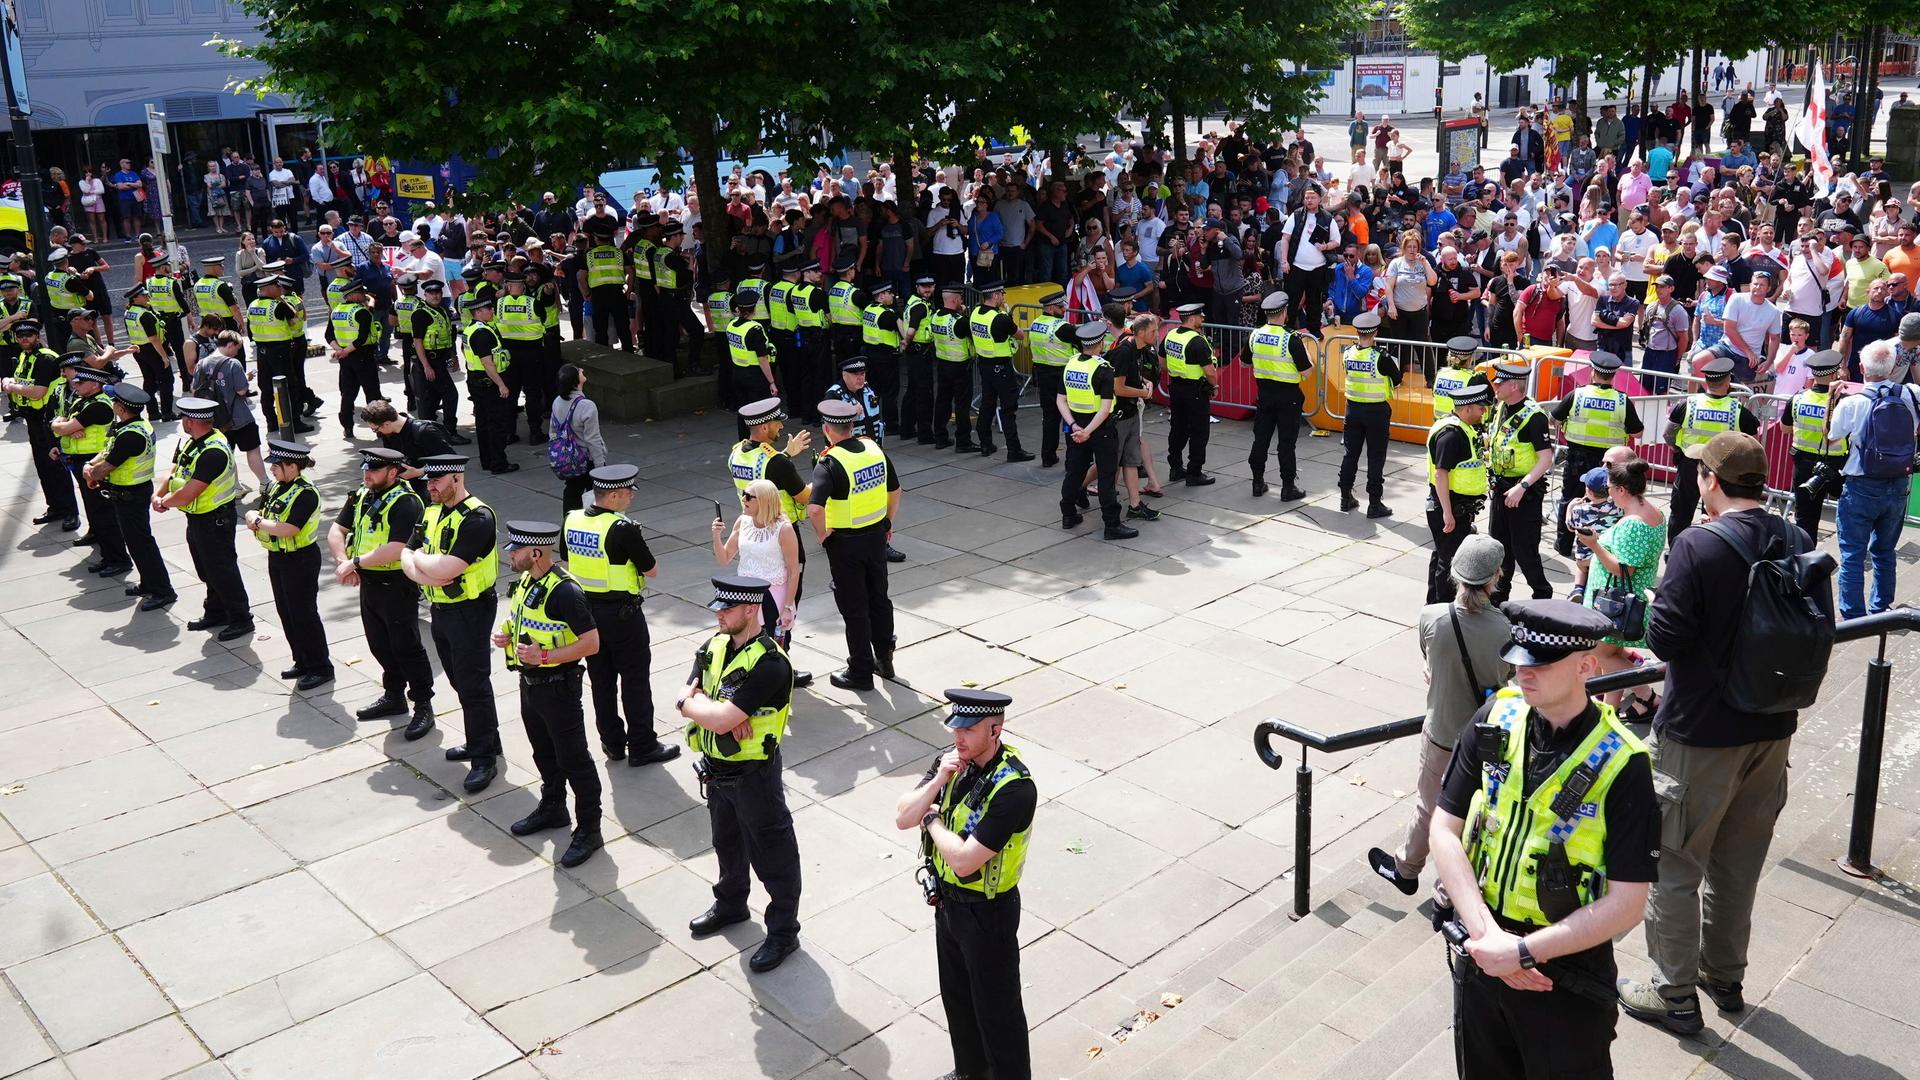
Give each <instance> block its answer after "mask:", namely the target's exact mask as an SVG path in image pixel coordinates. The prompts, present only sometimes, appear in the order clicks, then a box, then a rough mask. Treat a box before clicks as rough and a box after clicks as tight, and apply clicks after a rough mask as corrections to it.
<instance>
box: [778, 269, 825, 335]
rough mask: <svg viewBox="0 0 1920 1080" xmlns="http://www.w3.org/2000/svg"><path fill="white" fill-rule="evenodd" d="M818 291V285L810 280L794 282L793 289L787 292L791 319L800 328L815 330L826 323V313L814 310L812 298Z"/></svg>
mask: <svg viewBox="0 0 1920 1080" xmlns="http://www.w3.org/2000/svg"><path fill="white" fill-rule="evenodd" d="M819 292H820V286H818V285H815V284H813V283H812V282H810V281H801V282H796V283H795V284H794V286H793V291H792V292H790V293H788V294H787V300H788V303H789V305H790V306H791V307H792V308H793V321H794V323H795V324H796V325H797V326H799V327H800V329H802V330H817V329H819V328H820V327H823V326H825V325H827V313H826V311H824V310H819V311H816V310H814V306H813V298H814V296H815V295H817V294H818V293H819Z"/></svg>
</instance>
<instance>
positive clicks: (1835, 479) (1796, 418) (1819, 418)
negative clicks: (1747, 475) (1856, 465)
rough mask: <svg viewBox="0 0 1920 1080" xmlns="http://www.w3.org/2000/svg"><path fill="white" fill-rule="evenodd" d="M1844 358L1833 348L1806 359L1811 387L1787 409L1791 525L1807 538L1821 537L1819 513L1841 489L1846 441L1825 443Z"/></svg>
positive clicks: (1795, 398) (1795, 397)
mask: <svg viewBox="0 0 1920 1080" xmlns="http://www.w3.org/2000/svg"><path fill="white" fill-rule="evenodd" d="M1843 359H1844V358H1843V357H1842V356H1841V355H1840V354H1839V353H1838V352H1835V351H1834V350H1832V349H1828V350H1826V351H1824V352H1817V353H1814V354H1813V355H1812V356H1810V357H1808V358H1807V370H1808V371H1809V372H1811V373H1812V375H1813V384H1812V385H1810V386H1808V387H1807V388H1806V389H1804V390H1802V391H1800V392H1799V393H1798V394H1795V395H1794V396H1793V400H1792V402H1790V403H1789V406H1788V413H1787V415H1788V416H1789V417H1790V418H1791V424H1792V431H1793V523H1794V524H1795V525H1798V526H1800V528H1801V530H1802V531H1804V532H1805V533H1806V534H1807V535H1808V536H1819V535H1820V513H1821V511H1822V509H1824V508H1825V506H1826V502H1827V496H1829V495H1831V496H1833V497H1835V498H1838V497H1839V495H1840V492H1841V491H1842V490H1843V486H1844V480H1843V478H1842V477H1841V475H1840V468H1841V466H1843V465H1845V464H1846V461H1847V453H1848V446H1847V443H1846V440H1844V439H1842V440H1841V441H1840V442H1839V443H1838V444H1830V443H1828V442H1827V440H1826V431H1827V413H1828V412H1829V411H1830V410H1831V409H1832V408H1833V406H1834V405H1835V404H1836V402H1835V401H1834V400H1833V384H1834V383H1836V382H1838V381H1839V379H1840V364H1841V361H1842V360H1843ZM1822 465H1826V466H1828V468H1827V471H1826V473H1825V474H1824V476H1823V478H1822V479H1820V480H1818V481H1815V482H1814V483H1811V484H1810V483H1808V481H1810V480H1813V479H1814V471H1815V470H1817V469H1819V468H1820V467H1821V466H1822ZM1695 475H1696V476H1697V475H1698V473H1697V472H1696V474H1695Z"/></svg>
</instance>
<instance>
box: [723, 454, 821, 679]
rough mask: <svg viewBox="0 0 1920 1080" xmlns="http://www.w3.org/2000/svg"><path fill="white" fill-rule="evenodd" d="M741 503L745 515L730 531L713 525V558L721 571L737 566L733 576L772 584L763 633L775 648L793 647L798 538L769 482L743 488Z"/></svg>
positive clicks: (775, 490)
mask: <svg viewBox="0 0 1920 1080" xmlns="http://www.w3.org/2000/svg"><path fill="white" fill-rule="evenodd" d="M741 502H742V503H743V504H744V505H745V508H746V512H745V513H742V514H741V515H740V516H739V517H738V518H735V519H734V522H733V530H732V531H731V532H728V531H726V523H725V522H724V521H722V520H721V519H719V518H714V519H713V557H714V559H715V560H717V561H718V562H719V563H720V565H722V566H725V565H727V564H728V563H732V562H733V561H734V560H735V559H738V560H739V565H738V566H737V567H736V568H735V569H736V572H737V573H739V574H740V575H741V576H743V577H755V578H759V579H761V580H762V581H766V582H768V583H770V584H772V586H773V588H771V589H769V590H768V591H767V599H766V610H765V611H764V612H763V613H762V615H763V617H764V619H765V622H766V626H767V629H769V630H773V631H774V636H775V637H777V638H778V639H779V641H780V644H781V645H783V646H784V645H788V644H791V643H792V641H793V615H794V608H795V606H796V605H797V604H798V603H799V596H800V537H799V534H797V533H795V532H794V531H793V523H792V522H790V521H788V520H787V517H786V515H785V514H783V513H782V512H781V509H780V489H779V488H776V487H774V485H773V481H771V480H767V479H764V478H763V479H760V480H755V481H754V482H753V483H751V484H748V485H747V491H746V494H745V496H743V497H742V499H741Z"/></svg>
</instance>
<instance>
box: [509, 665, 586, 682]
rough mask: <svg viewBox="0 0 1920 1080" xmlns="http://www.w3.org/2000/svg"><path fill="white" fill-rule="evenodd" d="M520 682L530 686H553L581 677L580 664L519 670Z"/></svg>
mask: <svg viewBox="0 0 1920 1080" xmlns="http://www.w3.org/2000/svg"><path fill="white" fill-rule="evenodd" d="M519 671H520V681H521V682H524V683H526V684H527V685H528V686H551V685H553V684H554V683H557V682H565V681H566V680H568V679H577V678H579V677H580V671H581V668H580V665H579V664H557V665H555V666H553V667H541V668H528V667H523V668H520V669H519Z"/></svg>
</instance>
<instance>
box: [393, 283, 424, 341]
mask: <svg viewBox="0 0 1920 1080" xmlns="http://www.w3.org/2000/svg"><path fill="white" fill-rule="evenodd" d="M419 310H420V298H419V297H417V296H408V295H407V294H406V293H401V294H400V295H399V296H398V297H397V298H395V300H394V301H393V332H394V333H395V334H396V335H398V336H400V337H404V338H410V337H412V336H413V313H414V312H416V311H419Z"/></svg>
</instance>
